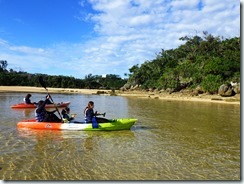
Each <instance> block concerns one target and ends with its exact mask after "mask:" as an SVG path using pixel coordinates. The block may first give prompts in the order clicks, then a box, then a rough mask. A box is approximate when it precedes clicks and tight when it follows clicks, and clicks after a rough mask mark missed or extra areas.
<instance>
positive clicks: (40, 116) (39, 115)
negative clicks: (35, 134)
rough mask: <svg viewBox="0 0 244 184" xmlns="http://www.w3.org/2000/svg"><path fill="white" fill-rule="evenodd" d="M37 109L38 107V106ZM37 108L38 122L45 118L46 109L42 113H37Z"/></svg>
mask: <svg viewBox="0 0 244 184" xmlns="http://www.w3.org/2000/svg"><path fill="white" fill-rule="evenodd" d="M36 110H37V108H36ZM36 110H35V117H36V121H37V122H42V121H43V120H44V119H45V111H42V112H41V113H37V112H36Z"/></svg>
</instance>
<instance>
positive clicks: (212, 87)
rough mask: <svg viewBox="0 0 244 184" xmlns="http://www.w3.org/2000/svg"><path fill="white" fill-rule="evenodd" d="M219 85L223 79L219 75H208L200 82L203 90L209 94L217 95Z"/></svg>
mask: <svg viewBox="0 0 244 184" xmlns="http://www.w3.org/2000/svg"><path fill="white" fill-rule="evenodd" d="M221 84H223V79H222V77H221V76H220V75H213V74H209V75H207V76H206V77H205V78H204V79H203V81H202V87H203V89H204V90H205V91H207V92H209V93H211V94H214V93H217V92H218V88H219V87H220V85H221Z"/></svg>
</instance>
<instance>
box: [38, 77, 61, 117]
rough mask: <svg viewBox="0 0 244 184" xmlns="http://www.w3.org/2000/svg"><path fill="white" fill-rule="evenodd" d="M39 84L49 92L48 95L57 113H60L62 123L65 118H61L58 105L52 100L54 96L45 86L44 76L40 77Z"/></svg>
mask: <svg viewBox="0 0 244 184" xmlns="http://www.w3.org/2000/svg"><path fill="white" fill-rule="evenodd" d="M39 83H40V84H41V86H42V87H44V89H45V90H46V92H47V94H48V96H49V98H50V100H51V101H52V103H53V104H54V106H55V108H56V111H58V115H59V116H60V118H61V121H62V122H63V118H62V116H61V114H60V112H59V110H58V107H57V105H56V104H55V103H54V101H53V99H52V96H51V95H50V94H49V92H48V89H47V87H46V84H45V83H44V81H43V78H42V76H40V77H39Z"/></svg>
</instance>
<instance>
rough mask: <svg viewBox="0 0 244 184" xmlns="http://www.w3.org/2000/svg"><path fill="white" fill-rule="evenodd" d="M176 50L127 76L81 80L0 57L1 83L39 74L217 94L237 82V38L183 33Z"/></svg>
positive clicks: (25, 82) (57, 80) (84, 83)
mask: <svg viewBox="0 0 244 184" xmlns="http://www.w3.org/2000/svg"><path fill="white" fill-rule="evenodd" d="M180 40H182V41H183V42H184V44H182V45H181V46H179V47H178V48H176V49H170V50H163V49H162V51H161V52H160V53H159V54H158V55H157V56H156V58H155V59H153V60H151V61H145V62H144V63H143V64H141V65H140V66H139V65H138V64H137V65H134V66H133V67H131V68H130V69H129V72H130V73H129V74H128V76H129V79H128V80H127V79H122V78H120V77H119V76H118V75H114V74H110V75H107V76H106V78H104V77H102V76H100V75H92V74H89V75H87V76H85V78H84V79H76V78H74V77H68V76H62V75H59V76H51V75H43V74H29V73H26V72H17V71H14V70H13V69H10V70H7V66H8V62H7V61H6V60H0V85H2V86H40V84H39V82H38V78H39V76H40V75H42V76H43V77H44V78H45V81H46V82H47V86H48V87H57V88H89V89H98V88H102V89H120V88H121V87H122V86H124V88H127V89H128V88H130V87H131V86H139V88H141V89H149V88H152V89H159V90H161V89H171V90H172V91H179V90H181V89H184V88H191V89H194V88H196V87H200V88H202V89H203V90H204V91H205V92H209V93H217V90H218V88H219V86H220V85H221V84H228V83H230V82H231V81H232V82H238V83H239V82H240V38H237V37H235V38H231V39H223V38H221V37H214V36H212V35H211V34H208V33H207V32H204V33H203V37H199V36H193V37H189V36H185V37H182V38H180Z"/></svg>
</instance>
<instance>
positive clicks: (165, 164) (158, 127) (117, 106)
mask: <svg viewBox="0 0 244 184" xmlns="http://www.w3.org/2000/svg"><path fill="white" fill-rule="evenodd" d="M24 96H25V93H0V103H1V110H0V119H1V121H0V145H1V147H0V180H86V181H90V180H129V181H132V180H181V181H182V180H183V181H184V180H186V181H189V180H194V181H197V180H201V181H202V180H240V178H241V173H240V172H241V166H240V165H241V164H240V142H241V141H240V138H241V136H240V132H241V130H240V105H232V104H218V103H216V104H215V103H203V102H183V101H182V102H180V101H179V102H178V101H170V100H159V99H143V98H135V97H133V98H132V97H121V96H102V95H82V94H53V95H52V97H53V100H54V102H57V103H58V102H64V101H71V104H70V106H69V107H70V109H71V113H77V116H76V119H80V120H83V118H84V117H83V110H84V108H85V106H86V105H87V103H88V101H90V100H92V101H94V102H95V108H94V109H95V110H97V111H99V112H106V117H107V118H137V119H138V122H136V124H135V125H134V126H133V127H132V128H131V130H123V131H94V132H93V131H90V132H88V131H50V130H48V131H47V130H46V131H42V130H23V129H17V127H16V124H17V122H18V121H20V120H21V119H28V118H33V117H34V109H32V110H31V109H25V110H24V109H21V110H15V109H11V108H10V106H11V105H13V104H15V103H20V102H22V99H23V98H24ZM44 97H45V94H41V93H33V94H32V98H31V99H32V101H39V100H40V99H44Z"/></svg>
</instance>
